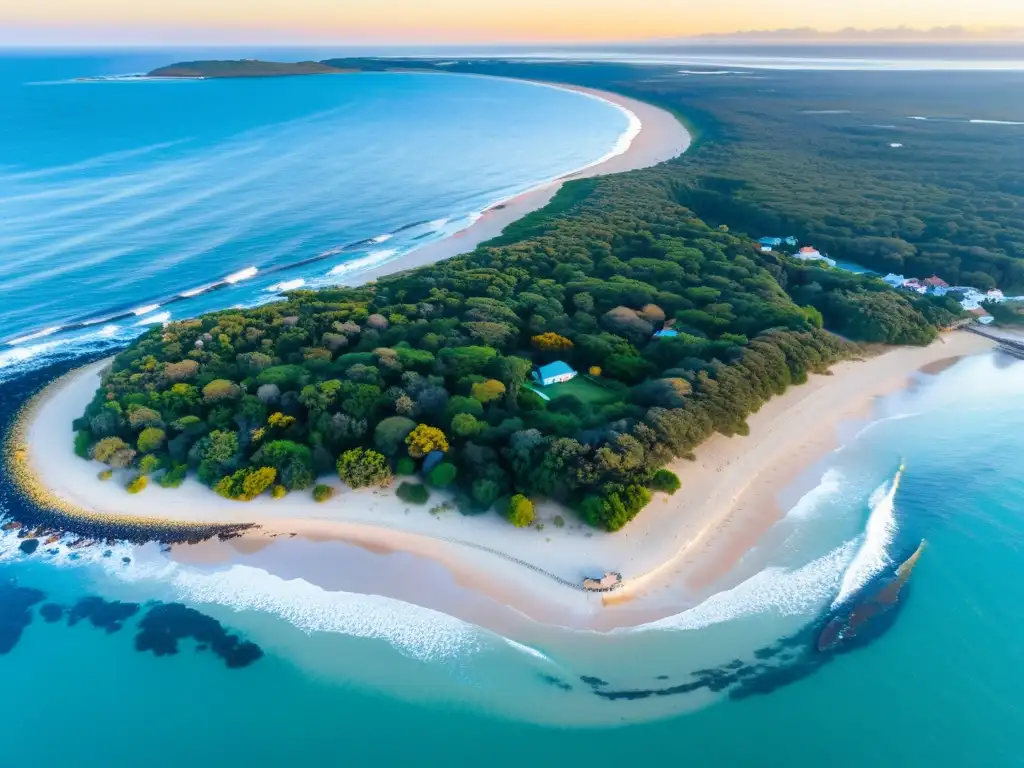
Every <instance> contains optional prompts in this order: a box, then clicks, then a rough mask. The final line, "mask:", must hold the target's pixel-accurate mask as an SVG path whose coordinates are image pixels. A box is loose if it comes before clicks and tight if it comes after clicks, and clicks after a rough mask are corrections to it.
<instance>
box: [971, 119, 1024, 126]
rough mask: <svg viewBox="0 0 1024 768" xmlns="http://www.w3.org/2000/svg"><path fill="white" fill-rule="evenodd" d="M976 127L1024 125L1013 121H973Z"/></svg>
mask: <svg viewBox="0 0 1024 768" xmlns="http://www.w3.org/2000/svg"><path fill="white" fill-rule="evenodd" d="M971 122H972V123H974V124H976V125H1024V123H1018V122H1014V121H1012V120H971Z"/></svg>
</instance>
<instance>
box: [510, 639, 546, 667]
mask: <svg viewBox="0 0 1024 768" xmlns="http://www.w3.org/2000/svg"><path fill="white" fill-rule="evenodd" d="M499 637H501V639H502V640H504V641H505V642H506V643H508V644H509V645H510V646H512V647H513V648H515V649H516V650H517V651H522V652H523V653H525V654H526V655H527V656H532V657H533V658H535V659H540V660H541V661H547V662H549V663H551V664H554V663H555V662H554V660H553V659H552V658H551V657H550V656H548V655H547V654H545V653H542V652H541V651H538V650H537V649H536V648H531V647H530V646H528V645H523V644H522V643H517V642H516V641H515V640H510V639H509V638H507V637H505V636H503V635H499Z"/></svg>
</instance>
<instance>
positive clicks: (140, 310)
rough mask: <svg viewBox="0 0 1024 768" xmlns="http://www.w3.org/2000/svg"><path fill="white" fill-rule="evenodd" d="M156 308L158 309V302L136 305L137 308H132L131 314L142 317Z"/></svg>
mask: <svg viewBox="0 0 1024 768" xmlns="http://www.w3.org/2000/svg"><path fill="white" fill-rule="evenodd" d="M158 309H160V305H159V304H147V305H146V306H144V307H138V308H137V309H133V310H132V314H133V315H135V316H136V317H142V316H143V315H148V314H150V313H151V312H156V311H157V310H158Z"/></svg>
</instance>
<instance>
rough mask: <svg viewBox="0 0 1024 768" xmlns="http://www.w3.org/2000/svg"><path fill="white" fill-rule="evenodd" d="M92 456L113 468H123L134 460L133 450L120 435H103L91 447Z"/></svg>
mask: <svg viewBox="0 0 1024 768" xmlns="http://www.w3.org/2000/svg"><path fill="white" fill-rule="evenodd" d="M92 457H93V458H94V459H96V460H97V461H102V462H103V463H104V464H109V465H110V466H112V467H114V469H125V468H126V467H130V466H131V464H132V462H133V461H134V460H135V451H134V450H133V449H132V448H130V447H129V446H128V443H126V442H125V441H124V440H122V439H121V438H120V437H105V438H103V439H102V440H100V441H99V442H98V443H96V445H94V446H93V447H92Z"/></svg>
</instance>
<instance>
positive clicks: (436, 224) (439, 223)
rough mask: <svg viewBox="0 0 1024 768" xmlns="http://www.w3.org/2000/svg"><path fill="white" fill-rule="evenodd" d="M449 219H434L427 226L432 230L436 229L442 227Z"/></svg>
mask: <svg viewBox="0 0 1024 768" xmlns="http://www.w3.org/2000/svg"><path fill="white" fill-rule="evenodd" d="M449 221H450V219H434V220H433V221H432V222H430V223H429V224H428V225H427V226H428V227H430V228H431V229H432V230H434V231H437V230H439V229H443V228H444V226H445V224H447V223H448V222H449Z"/></svg>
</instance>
